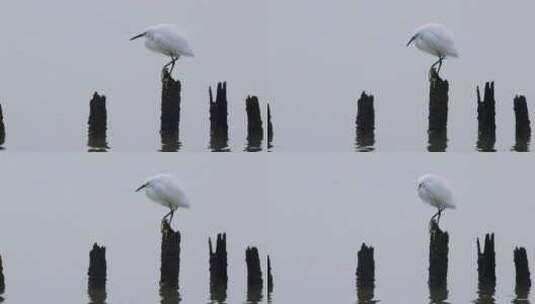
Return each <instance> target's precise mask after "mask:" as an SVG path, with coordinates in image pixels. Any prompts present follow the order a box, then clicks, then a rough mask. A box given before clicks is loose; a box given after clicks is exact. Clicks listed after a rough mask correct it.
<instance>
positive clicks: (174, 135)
mask: <svg viewBox="0 0 535 304" xmlns="http://www.w3.org/2000/svg"><path fill="white" fill-rule="evenodd" d="M180 91H181V84H180V81H178V80H174V79H173V77H172V76H171V74H170V73H169V71H167V69H165V68H164V69H163V71H162V103H161V115H160V138H161V143H162V149H161V151H163V152H175V151H178V150H179V149H180V129H179V125H180V100H181V99H180Z"/></svg>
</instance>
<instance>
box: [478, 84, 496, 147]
mask: <svg viewBox="0 0 535 304" xmlns="http://www.w3.org/2000/svg"><path fill="white" fill-rule="evenodd" d="M476 92H477V129H478V135H477V148H478V150H479V151H482V152H494V151H496V150H495V149H494V144H495V143H496V99H495V98H494V82H490V83H489V82H487V83H485V91H484V95H483V99H481V93H480V91H479V87H477V90H476Z"/></svg>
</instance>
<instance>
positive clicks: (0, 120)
mask: <svg viewBox="0 0 535 304" xmlns="http://www.w3.org/2000/svg"><path fill="white" fill-rule="evenodd" d="M5 141H6V125H5V124H4V113H3V111H2V105H1V104H0V146H1V145H3V144H4V143H5ZM0 149H1V147H0Z"/></svg>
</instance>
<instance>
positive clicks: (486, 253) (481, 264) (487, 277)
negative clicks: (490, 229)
mask: <svg viewBox="0 0 535 304" xmlns="http://www.w3.org/2000/svg"><path fill="white" fill-rule="evenodd" d="M477 278H478V282H479V284H480V285H481V286H483V287H490V286H494V287H495V286H496V252H495V251H494V233H492V234H488V233H487V234H486V235H485V243H484V247H483V251H481V245H480V243H479V238H477Z"/></svg>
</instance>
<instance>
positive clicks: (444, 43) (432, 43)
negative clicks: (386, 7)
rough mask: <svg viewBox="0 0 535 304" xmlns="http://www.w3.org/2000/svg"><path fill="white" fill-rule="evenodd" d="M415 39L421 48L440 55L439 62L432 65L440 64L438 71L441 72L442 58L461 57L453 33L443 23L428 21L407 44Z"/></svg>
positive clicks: (415, 42) (417, 45) (434, 54)
mask: <svg viewBox="0 0 535 304" xmlns="http://www.w3.org/2000/svg"><path fill="white" fill-rule="evenodd" d="M413 41H414V44H415V45H416V47H417V48H418V49H419V50H421V51H423V52H426V53H428V54H431V55H433V56H436V57H438V60H437V62H435V63H433V65H432V66H431V69H433V68H434V67H435V66H436V65H437V64H438V71H437V73H440V68H441V67H442V60H444V59H445V58H446V57H459V53H458V52H457V49H456V48H455V43H454V42H453V35H452V34H451V32H450V31H449V30H448V29H447V28H446V27H445V26H443V25H442V24H436V23H428V24H425V25H423V26H421V27H419V28H417V29H416V31H415V33H414V35H413V36H412V38H411V39H410V40H409V42H408V43H407V46H409V45H410V44H411V43H412V42H413Z"/></svg>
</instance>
